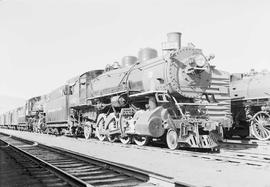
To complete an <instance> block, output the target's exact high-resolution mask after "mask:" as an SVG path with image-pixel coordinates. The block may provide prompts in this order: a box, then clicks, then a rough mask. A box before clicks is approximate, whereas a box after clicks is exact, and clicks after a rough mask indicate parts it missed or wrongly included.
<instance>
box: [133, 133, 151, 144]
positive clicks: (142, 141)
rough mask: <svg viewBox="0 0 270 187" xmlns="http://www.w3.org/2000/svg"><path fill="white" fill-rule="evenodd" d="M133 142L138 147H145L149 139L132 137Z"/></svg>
mask: <svg viewBox="0 0 270 187" xmlns="http://www.w3.org/2000/svg"><path fill="white" fill-rule="evenodd" d="M133 140H134V142H135V143H136V144H137V145H139V146H144V145H147V144H148V142H149V140H150V138H149V137H148V136H138V135H137V136H134V138H133Z"/></svg>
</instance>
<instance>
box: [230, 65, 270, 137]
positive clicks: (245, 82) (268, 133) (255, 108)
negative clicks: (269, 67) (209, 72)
mask: <svg viewBox="0 0 270 187" xmlns="http://www.w3.org/2000/svg"><path fill="white" fill-rule="evenodd" d="M269 83H270V72H267V71H264V72H255V71H254V70H252V71H251V72H250V73H246V74H244V73H240V74H239V73H238V74H232V75H231V98H232V114H233V118H234V125H233V127H232V129H231V130H230V131H229V133H228V136H232V135H239V136H240V137H242V138H245V137H246V136H254V137H255V138H257V139H259V140H268V139H270V115H269V114H270V85H269Z"/></svg>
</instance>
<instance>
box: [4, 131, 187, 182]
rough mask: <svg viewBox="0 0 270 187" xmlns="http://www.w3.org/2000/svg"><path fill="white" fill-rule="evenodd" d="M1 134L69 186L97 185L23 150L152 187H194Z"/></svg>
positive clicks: (135, 169) (13, 146)
mask: <svg viewBox="0 0 270 187" xmlns="http://www.w3.org/2000/svg"><path fill="white" fill-rule="evenodd" d="M0 134H2V135H4V136H6V138H5V140H2V141H4V142H6V143H7V144H8V145H9V146H10V147H12V148H13V149H16V150H18V151H20V152H21V153H23V154H25V155H27V156H28V157H29V158H31V159H32V160H35V161H36V162H37V163H38V164H39V165H40V166H41V167H44V168H46V169H47V170H49V171H50V172H52V173H53V174H55V175H57V176H58V177H59V178H61V179H62V180H64V181H65V182H67V183H68V184H71V185H72V186H87V187H92V186H95V185H91V184H89V183H87V182H85V181H83V180H82V179H80V178H79V177H75V176H74V175H72V174H69V173H68V172H66V171H64V170H63V169H61V167H60V168H59V167H57V166H55V165H57V164H55V165H54V164H51V163H50V162H49V161H48V162H47V161H45V160H43V159H41V158H39V157H38V156H35V155H33V154H31V153H29V152H27V150H23V149H27V148H41V149H43V150H47V151H50V152H52V153H57V154H61V155H64V156H67V157H69V158H75V159H77V160H79V161H83V162H86V163H89V164H94V165H95V164H96V165H99V166H101V167H103V168H106V169H109V170H112V171H114V172H119V173H122V174H123V173H124V174H125V175H127V176H130V177H133V178H136V179H138V180H140V181H142V182H143V183H146V184H148V185H151V186H155V185H158V186H165V187H167V186H168V187H170V186H171V187H191V186H192V185H190V184H186V183H183V182H179V181H175V180H174V179H173V178H171V177H167V176H164V175H160V174H157V173H154V172H149V171H146V170H142V169H139V168H136V167H131V166H127V165H124V164H119V163H115V162H111V161H106V160H103V159H99V158H95V157H91V156H87V155H83V154H80V153H76V152H74V151H70V150H66V149H63V148H57V147H50V146H47V145H44V144H40V143H37V142H33V141H30V140H27V139H23V138H20V137H17V136H10V135H8V134H5V133H2V132H1V133H0ZM0 139H3V138H1V137H0ZM8 140H15V141H19V142H20V141H21V142H23V143H25V144H26V145H20V144H19V143H18V142H13V143H15V144H18V145H17V146H15V145H12V142H11V143H10V142H8Z"/></svg>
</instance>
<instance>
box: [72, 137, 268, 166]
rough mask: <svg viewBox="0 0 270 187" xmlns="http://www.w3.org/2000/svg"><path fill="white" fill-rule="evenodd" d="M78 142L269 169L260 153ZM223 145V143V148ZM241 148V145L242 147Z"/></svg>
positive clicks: (265, 159)
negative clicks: (193, 150)
mask: <svg viewBox="0 0 270 187" xmlns="http://www.w3.org/2000/svg"><path fill="white" fill-rule="evenodd" d="M77 140H78V141H83V142H85V141H90V142H95V143H100V144H105V145H109V146H120V147H125V148H133V149H139V150H147V151H156V152H163V153H167V154H174V155H180V156H182V157H195V158H200V159H203V160H207V161H214V162H220V163H228V164H233V165H246V166H250V167H259V168H262V167H270V155H269V154H261V153H247V152H243V151H238V150H221V152H220V153H208V152H192V151H188V150H170V149H168V148H166V147H164V146H159V147H156V146H157V145H151V146H138V145H134V144H128V145H125V144H122V143H117V142H115V143H110V142H107V141H103V142H101V141H99V140H95V139H90V140H85V139H83V138H78V139H77ZM224 145H225V143H223V146H224ZM230 146H241V145H240V144H239V143H230ZM242 146H243V145H242ZM244 146H245V148H247V147H248V148H250V147H256V146H257V145H253V144H249V145H248V144H245V145H244Z"/></svg>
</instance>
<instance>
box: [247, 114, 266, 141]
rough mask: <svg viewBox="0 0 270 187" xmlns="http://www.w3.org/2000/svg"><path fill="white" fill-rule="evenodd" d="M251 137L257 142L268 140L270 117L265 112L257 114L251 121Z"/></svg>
mask: <svg viewBox="0 0 270 187" xmlns="http://www.w3.org/2000/svg"><path fill="white" fill-rule="evenodd" d="M251 128H252V131H253V135H254V136H255V138H257V139H258V140H268V139H270V116H269V114H268V113H266V112H263V111H261V112H258V113H256V114H255V115H254V117H253V119H252V121H251Z"/></svg>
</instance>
